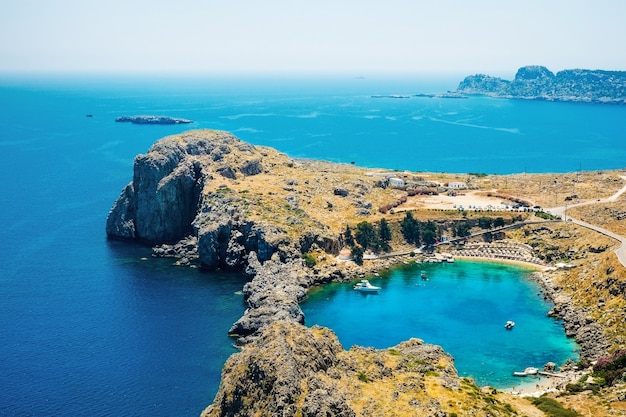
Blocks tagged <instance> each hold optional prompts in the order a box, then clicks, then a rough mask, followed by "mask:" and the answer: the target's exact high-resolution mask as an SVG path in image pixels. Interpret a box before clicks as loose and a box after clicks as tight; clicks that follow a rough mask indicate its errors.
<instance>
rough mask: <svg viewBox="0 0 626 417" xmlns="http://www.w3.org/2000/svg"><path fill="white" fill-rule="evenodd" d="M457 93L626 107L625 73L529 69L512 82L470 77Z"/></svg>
mask: <svg viewBox="0 0 626 417" xmlns="http://www.w3.org/2000/svg"><path fill="white" fill-rule="evenodd" d="M456 91H457V93H459V94H483V95H489V96H492V97H502V98H520V99H532V100H546V101H571V102H586V103H614V104H626V71H602V70H589V69H568V70H563V71H559V72H557V73H556V74H554V73H553V72H551V71H550V70H548V69H547V68H546V67H543V66H526V67H522V68H520V69H519V70H518V71H517V74H515V78H514V79H513V80H512V81H509V80H505V79H502V78H498V77H492V76H489V75H485V74H476V75H470V76H468V77H466V78H465V79H464V80H463V81H462V82H461V83H460V84H459V86H458V87H457V90H456Z"/></svg>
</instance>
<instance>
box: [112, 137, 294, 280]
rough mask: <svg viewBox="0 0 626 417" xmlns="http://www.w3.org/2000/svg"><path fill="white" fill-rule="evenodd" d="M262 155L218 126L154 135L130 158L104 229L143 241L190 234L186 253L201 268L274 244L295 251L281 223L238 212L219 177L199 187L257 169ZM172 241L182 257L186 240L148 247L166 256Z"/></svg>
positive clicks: (231, 264) (270, 249)
mask: <svg viewBox="0 0 626 417" xmlns="http://www.w3.org/2000/svg"><path fill="white" fill-rule="evenodd" d="M262 160H263V154H262V152H261V151H260V150H259V149H257V148H256V147H254V146H252V145H250V144H247V143H244V142H242V141H240V140H239V139H237V138H236V137H234V136H232V135H230V134H228V133H226V132H219V131H192V132H187V133H184V134H181V135H176V136H170V137H167V138H164V139H161V140H160V141H158V142H156V143H155V144H154V145H153V146H152V147H151V148H150V149H149V151H148V152H147V153H146V154H143V155H139V156H137V157H136V158H135V162H134V174H133V181H132V182H131V183H130V184H129V185H127V186H126V187H125V188H124V189H123V190H122V193H121V195H120V197H119V198H118V199H117V201H116V202H115V203H114V205H113V207H112V208H111V211H110V212H109V216H108V218H107V223H106V232H107V235H108V236H109V237H114V238H122V239H133V240H138V241H141V242H145V243H148V244H151V245H162V244H173V243H176V242H178V241H179V240H181V239H186V238H187V237H189V236H192V237H194V238H195V240H194V241H195V242H197V248H196V251H195V252H196V255H197V256H194V257H193V258H194V259H199V263H200V265H201V266H203V267H205V268H219V267H226V268H233V269H242V268H245V266H246V262H247V257H248V254H249V253H250V252H255V253H256V256H257V257H258V259H259V260H260V261H261V262H263V261H265V260H268V259H270V258H271V256H272V255H273V254H274V253H275V252H277V251H278V250H282V251H283V254H282V256H283V257H284V258H289V257H291V256H297V255H298V253H297V248H295V247H294V246H293V245H291V242H290V241H288V240H287V239H286V237H285V234H284V232H283V231H282V230H280V229H279V228H277V227H274V226H271V225H269V224H267V223H263V222H255V221H251V220H249V219H248V218H246V216H245V214H244V210H243V209H242V204H240V203H241V202H240V201H239V199H238V198H237V195H236V194H235V193H232V192H230V190H229V189H228V187H227V186H226V185H224V187H223V188H218V190H217V191H216V192H207V191H206V190H205V187H207V186H208V185H209V183H212V182H214V181H219V180H220V179H230V180H236V179H237V178H239V177H240V176H250V175H257V174H259V173H261V172H262V171H263V163H262ZM296 243H297V242H296ZM290 245H291V246H290ZM176 248H181V250H183V252H184V253H183V254H182V255H181V256H180V257H181V258H182V257H187V256H186V253H188V252H189V249H188V244H187V243H185V244H184V245H173V246H172V245H170V246H168V247H167V249H166V250H161V251H156V253H161V254H165V255H166V256H174V255H175V254H173V253H172V251H174V250H176ZM187 258H189V257H187Z"/></svg>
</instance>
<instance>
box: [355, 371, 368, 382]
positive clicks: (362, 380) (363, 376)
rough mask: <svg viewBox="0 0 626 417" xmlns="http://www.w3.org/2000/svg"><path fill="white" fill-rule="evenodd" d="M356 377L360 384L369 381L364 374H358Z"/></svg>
mask: <svg viewBox="0 0 626 417" xmlns="http://www.w3.org/2000/svg"><path fill="white" fill-rule="evenodd" d="M356 376H357V378H359V381H361V382H370V379H369V378H368V377H367V375H365V373H364V372H359V373H358V374H357V375H356Z"/></svg>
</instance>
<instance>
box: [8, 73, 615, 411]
mask: <svg viewBox="0 0 626 417" xmlns="http://www.w3.org/2000/svg"><path fill="white" fill-rule="evenodd" d="M458 81H459V80H445V79H439V80H435V79H419V78H413V79H411V78H408V77H405V78H398V77H377V78H371V79H370V78H366V79H362V78H354V77H339V76H337V77H326V78H307V79H297V78H289V79H281V78H277V77H275V78H271V77H265V78H263V77H258V78H246V79H244V78H239V79H237V78H227V77H221V78H199V77H196V78H189V77H187V78H174V77H160V78H157V77H139V76H127V77H121V76H120V77H78V76H74V77H70V76H68V77H61V76H56V77H38V78H35V77H27V76H3V77H1V78H0V109H2V111H0V178H2V181H1V182H0V196H2V197H1V198H2V204H1V206H0V207H1V208H0V228H1V230H2V235H1V236H2V237H1V238H0V251H1V252H0V253H2V254H3V262H2V267H1V269H0V271H1V272H0V288H1V289H2V298H1V300H0V317H1V319H0V320H1V325H0V340H2V341H3V342H2V343H1V344H0V382H1V385H0V386H1V387H2V389H0V415H3V416H4V415H6V416H28V415H35V414H37V415H42V414H43V415H51V416H67V415H76V416H79V415H103V416H120V415H125V416H134V415H137V416H141V415H151V416H196V415H198V414H199V413H200V411H201V410H202V409H203V408H204V407H205V406H207V405H208V404H210V403H211V401H212V399H213V397H214V395H215V393H216V392H217V389H218V384H219V378H220V372H221V367H222V365H223V363H224V361H225V360H226V358H227V357H228V356H229V355H230V354H232V353H233V352H235V349H234V348H233V346H232V343H233V340H231V339H230V338H228V337H227V331H228V328H229V327H230V325H231V324H232V323H233V322H234V321H235V320H236V319H237V318H238V317H239V316H240V315H241V314H242V313H243V311H244V309H245V305H244V303H243V299H242V296H241V295H240V293H239V291H240V290H241V287H242V286H243V284H244V282H245V277H244V276H243V275H241V274H228V273H203V272H200V271H197V270H193V269H186V268H178V267H173V266H171V262H169V261H167V260H156V259H153V258H151V257H150V250H149V248H145V247H141V246H137V245H132V244H128V243H122V242H115V241H108V240H107V239H106V237H105V233H104V224H105V219H106V216H107V213H108V211H109V209H110V207H111V205H112V203H113V201H114V200H115V199H116V198H117V196H118V195H119V193H120V191H121V190H122V188H123V187H124V186H125V185H126V184H127V183H128V182H129V181H130V180H131V178H132V166H133V158H134V157H135V155H137V154H139V153H143V152H145V151H147V149H148V148H149V147H150V145H151V144H152V143H153V142H154V141H156V140H157V139H159V138H161V137H163V136H166V135H170V134H175V133H179V132H181V131H184V130H187V129H193V128H212V129H223V130H228V131H231V132H233V133H234V134H236V135H237V136H238V137H240V138H241V139H243V140H245V141H248V142H251V143H253V144H258V145H267V146H272V147H275V148H277V149H279V150H281V151H283V152H285V153H287V154H289V155H290V156H292V157H304V158H317V159H325V160H330V161H337V162H354V163H356V164H358V165H363V166H368V167H385V168H392V169H409V170H416V171H449V172H484V173H512V172H522V171H526V172H568V171H575V170H578V169H586V170H596V169H614V168H621V167H623V166H624V161H626V147H625V146H624V145H623V144H624V139H625V135H626V133H625V132H626V131H624V129H623V121H624V120H626V118H625V116H626V107H619V106H599V105H588V104H563V103H546V102H529V101H515V100H496V99H488V98H480V97H472V98H469V99H434V98H424V97H420V98H418V97H411V98H406V99H394V98H373V97H372V96H373V95H389V94H413V93H423V92H426V93H427V92H441V91H447V90H452V89H454V88H455V87H456V85H457V82H458ZM88 114H89V115H92V117H86V116H87V115H88ZM136 114H157V115H168V116H174V117H183V118H188V119H192V120H194V123H193V124H191V125H177V126H137V125H132V124H122V123H115V122H114V120H115V118H116V117H118V116H122V115H136ZM144 258H146V259H145V260H143V259H144ZM463 265H464V264H461V263H459V265H455V266H454V268H461V270H460V271H459V276H460V275H461V274H462V273H463V274H465V276H466V278H464V280H463V285H464V286H468V287H472V286H473V284H474V283H480V282H482V281H481V279H473V278H472V276H473V275H481V274H484V272H482V271H483V269H484V268H487V267H486V266H484V265H480V266H478V267H476V266H470V265H469V264H465V267H464V266H463ZM465 269H467V272H463V271H464V270H465ZM433 274H434V272H433ZM512 274H513V276H517V275H516V274H517V272H512ZM459 279H460V278H459ZM507 279H508V278H507ZM396 281H397V282H398V283H400V282H402V279H399V280H396V279H395V278H392V279H390V280H389V283H388V284H385V285H389V286H390V287H392V286H393V285H396V284H395V283H396ZM436 282H439V281H436V280H434V279H433V281H432V283H433V285H432V288H431V287H428V290H431V289H432V290H433V291H435V292H436V291H437V290H436V289H437V288H439V287H436V286H435V283H436ZM398 285H399V284H398ZM442 291H443V290H442ZM512 291H514V292H515V293H517V292H519V293H524V294H526V292H528V294H530V295H528V297H530V298H531V299H535V298H534V297H533V294H534V293H535V292H536V290H535V289H525V287H524V288H522V289H515V290H512ZM348 294H349V296H352V295H353V294H352V293H351V292H350V291H348ZM348 294H346V295H348ZM466 294H470V293H469V292H466V291H456V292H454V299H455V303H454V304H450V308H449V309H448V313H446V314H442V315H440V316H439V317H440V318H439V319H438V320H439V322H438V323H437V325H438V326H439V327H440V328H441V329H451V330H449V331H447V332H446V331H445V330H444V331H443V332H442V333H443V335H446V334H447V336H449V337H450V338H451V339H455V338H457V337H458V335H457V334H455V332H456V331H457V330H452V329H453V328H452V327H447V326H452V325H453V323H452V322H453V321H455V320H458V316H459V314H461V315H464V316H465V315H468V314H470V313H469V312H471V311H472V309H473V308H474V306H476V305H477V304H482V303H490V304H493V303H496V304H497V303H498V302H499V298H500V297H493V293H491V292H483V295H484V299H483V300H482V302H481V300H477V299H476V297H478V296H477V295H473V296H472V297H474V298H472V299H466V298H464V297H466ZM450 298H451V297H450ZM385 299H386V298H385V296H381V297H379V298H377V299H374V298H372V300H376V302H382V301H384V300H385ZM366 300H369V298H367V299H366ZM515 305H517V304H515ZM319 306H320V308H321V306H327V307H324V309H322V310H321V313H318V314H321V316H324V314H326V315H327V316H328V315H335V314H336V311H335V309H336V308H341V305H340V303H339V304H333V303H330V304H327V303H325V302H324V300H320V304H319ZM452 306H462V307H463V309H462V310H461V311H456V310H457V308H458V309H461V307H452ZM354 307H355V308H356V306H354ZM310 308H314V300H313V298H312V299H311V300H310V301H308V302H307V309H310ZM387 308H388V311H389V312H392V311H395V310H394V309H395V307H393V308H392V306H391V305H389V306H386V307H384V308H383V310H384V309H387ZM349 309H352V307H350V308H349ZM349 309H348V308H346V309H343V310H341V311H342V314H343V313H345V314H354V313H353V312H352V313H351V312H349V311H348V310H349ZM526 309H527V306H526V305H525V304H523V305H522V304H520V307H519V308H518V309H517V310H516V311H510V312H509V314H507V315H506V316H507V317H506V319H507V320H508V319H509V317H508V316H511V318H512V319H516V318H518V317H522V316H523V311H525V310H526ZM538 310H541V312H540V313H537V314H539V315H540V316H541V318H537V320H536V322H537V323H538V324H537V325H538V326H545V327H546V328H549V329H553V330H554V327H555V324H554V323H553V322H552V321H551V320H549V319H544V318H543V316H544V315H545V311H543V310H545V307H543V306H542V307H540V308H539V309H538ZM325 311H326V313H325ZM398 314H399V313H398ZM394 316H395V314H394ZM390 318H391V317H390ZM447 318H449V320H448V319H447ZM504 318H505V317H504V315H502V317H500V316H498V317H497V318H494V321H495V322H496V324H497V325H496V326H495V327H494V330H493V331H494V332H495V333H494V334H493V335H492V334H490V333H489V332H490V330H489V329H483V330H484V332H486V333H485V335H484V338H485V340H496V339H497V340H499V339H500V337H501V336H502V337H509V338H511V337H516V335H517V334H521V333H522V332H523V331H524V330H523V328H522V326H521V325H520V328H519V329H517V328H516V329H515V330H514V332H515V333H510V334H504V335H503V334H502V331H501V326H502V324H503V322H502V320H503V319H504ZM311 320H313V319H311ZM383 323H391V321H390V320H387V319H386V320H384V321H383ZM377 325H378V326H380V320H379V321H378V323H377ZM338 326H339V324H338ZM556 328H557V333H559V331H558V329H560V328H559V327H558V326H557V327H556ZM400 330H402V331H400ZM427 330H428V329H427V326H423V327H420V326H416V327H415V328H414V331H411V332H408V333H407V331H406V329H404V328H403V329H398V328H397V327H394V326H390V327H386V330H385V331H381V332H378V335H379V336H380V337H381V339H378V340H375V341H374V340H372V339H363V340H360V339H358V338H350V337H348V336H344V335H343V334H342V333H341V332H340V331H339V330H338V333H339V334H340V338H341V339H345V342H344V343H347V344H350V343H364V344H368V343H372V344H375V345H376V346H381V347H382V346H391V345H394V344H396V343H397V342H398V341H399V340H402V339H406V338H407V337H408V336H414V337H421V338H423V339H425V340H427V341H429V342H433V343H441V344H442V345H443V346H444V347H447V346H450V349H451V351H452V350H453V348H452V345H451V344H449V343H451V341H449V340H448V341H446V340H445V339H438V338H436V337H435V336H433V335H431V334H429V333H428V332H427ZM535 331H538V330H535ZM409 333H410V334H409ZM558 337H561V338H562V337H563V336H562V334H560V333H559V336H558ZM519 342H520V343H521V342H523V340H522V341H519ZM561 342H562V340H561ZM561 342H559V343H561ZM472 349H473V350H472V352H474V353H471V354H470V358H471V357H472V356H471V355H474V354H475V355H479V351H480V349H478V348H476V347H472ZM455 355H458V356H459V360H457V366H458V367H459V371H460V372H461V373H462V374H468V373H469V374H471V375H473V376H476V377H477V378H478V379H479V380H480V381H483V380H484V381H487V382H489V381H490V379H489V378H490V377H489V375H487V376H485V378H484V379H481V378H483V377H482V376H480V375H474V372H476V373H478V372H479V370H476V368H471V367H468V368H465V365H464V361H463V360H461V359H460V358H461V357H462V356H463V353H462V352H455ZM507 360H508V359H507ZM476 361H479V362H483V359H481V358H479V357H478V356H476Z"/></svg>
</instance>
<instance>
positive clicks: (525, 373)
mask: <svg viewBox="0 0 626 417" xmlns="http://www.w3.org/2000/svg"><path fill="white" fill-rule="evenodd" d="M538 373H539V369H537V368H526V369H524V371H523V372H513V376H529V375H537V374H538Z"/></svg>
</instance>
